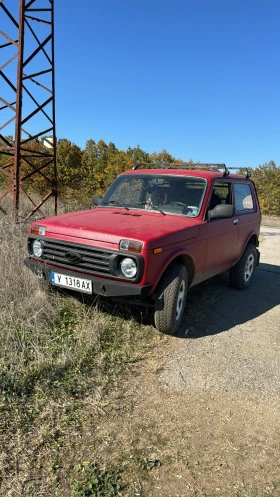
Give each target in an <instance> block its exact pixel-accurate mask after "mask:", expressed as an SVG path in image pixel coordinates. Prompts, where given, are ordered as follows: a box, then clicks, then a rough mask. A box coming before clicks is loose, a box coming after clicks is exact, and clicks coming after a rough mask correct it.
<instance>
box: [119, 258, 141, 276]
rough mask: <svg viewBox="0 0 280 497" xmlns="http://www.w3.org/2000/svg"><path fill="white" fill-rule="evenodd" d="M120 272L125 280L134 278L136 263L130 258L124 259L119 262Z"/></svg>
mask: <svg viewBox="0 0 280 497" xmlns="http://www.w3.org/2000/svg"><path fill="white" fill-rule="evenodd" d="M121 270H122V272H123V274H124V275H125V276H126V277H127V278H134V276H135V275H136V273H137V266H136V262H135V261H134V260H133V259H131V258H130V257H126V258H125V259H123V260H122V262H121Z"/></svg>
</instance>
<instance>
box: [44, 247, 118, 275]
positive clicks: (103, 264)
mask: <svg viewBox="0 0 280 497" xmlns="http://www.w3.org/2000/svg"><path fill="white" fill-rule="evenodd" d="M75 254H76V255H77V257H76V259H77V260H75ZM71 256H72V257H71ZM73 257H74V260H71V258H72V259H73ZM115 257H116V254H112V252H107V251H105V250H102V249H98V248H96V247H90V246H85V245H78V244H72V243H67V242H60V241H59V242H58V241H57V240H55V241H52V240H44V254H43V260H44V261H45V262H46V263H49V264H54V265H57V266H61V267H64V268H68V269H76V270H79V271H84V272H86V273H92V274H101V275H110V274H111V273H112V272H111V267H112V264H110V260H111V261H112V259H113V258H115ZM69 258H70V259H69Z"/></svg>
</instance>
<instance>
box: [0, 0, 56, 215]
mask: <svg viewBox="0 0 280 497" xmlns="http://www.w3.org/2000/svg"><path fill="white" fill-rule="evenodd" d="M15 4H16V5H15ZM18 7H19V10H18ZM0 48H1V51H0V54H1V55H2V57H0V110H1V113H0V116H1V119H0V157H1V158H2V160H1V162H0V166H1V167H0V176H1V174H2V175H5V178H6V189H5V191H4V192H3V191H2V193H0V209H1V210H2V211H3V212H4V209H3V206H2V207H1V202H2V200H3V198H4V197H5V196H6V195H8V194H9V193H12V195H13V218H14V220H15V221H16V222H18V221H19V220H21V219H25V220H26V219H28V218H29V217H30V216H32V215H33V214H34V213H35V212H37V211H39V212H40V214H41V215H44V213H43V212H42V210H41V207H42V206H43V204H44V203H45V202H46V201H47V200H48V199H50V198H51V197H53V198H54V212H55V214H56V213H57V174H56V133H55V91H54V0H19V2H18V0H0ZM34 175H36V178H35V177H34ZM31 178H32V181H33V180H34V179H38V180H39V183H40V185H41V188H40V191H41V192H43V194H41V197H40V199H39V200H38V195H37V194H36V195H35V197H34V195H33V193H30V191H29V189H28V183H29V184H30V180H31ZM34 184H36V182H35V183H34ZM7 185H8V186H7ZM42 185H43V187H42ZM23 195H24V196H26V197H27V198H28V201H29V203H30V211H29V212H28V214H26V213H25V215H24V216H22V215H21V210H20V201H21V198H22V196H23Z"/></svg>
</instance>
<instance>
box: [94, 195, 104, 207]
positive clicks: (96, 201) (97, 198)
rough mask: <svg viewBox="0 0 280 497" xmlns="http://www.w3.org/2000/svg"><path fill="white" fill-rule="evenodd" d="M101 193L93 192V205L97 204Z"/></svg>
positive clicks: (100, 198)
mask: <svg viewBox="0 0 280 497" xmlns="http://www.w3.org/2000/svg"><path fill="white" fill-rule="evenodd" d="M102 198H103V197H102V195H99V193H95V194H94V195H93V197H92V203H93V205H99V204H100V202H101V200H102Z"/></svg>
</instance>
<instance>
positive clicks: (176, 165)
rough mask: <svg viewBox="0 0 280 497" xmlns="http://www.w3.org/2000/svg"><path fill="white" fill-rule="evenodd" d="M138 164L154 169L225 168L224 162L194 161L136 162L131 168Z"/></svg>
mask: <svg viewBox="0 0 280 497" xmlns="http://www.w3.org/2000/svg"><path fill="white" fill-rule="evenodd" d="M140 166H150V167H153V168H155V169H203V168H205V167H208V168H209V169H212V170H214V171H218V170H219V169H222V168H223V169H226V165H225V164H210V163H207V164H206V163H201V162H194V163H192V164H190V163H189V162H136V164H134V166H133V168H132V169H138V168H139V167H140Z"/></svg>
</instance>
